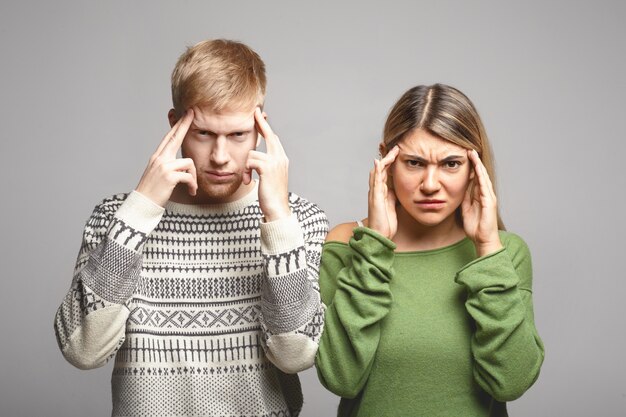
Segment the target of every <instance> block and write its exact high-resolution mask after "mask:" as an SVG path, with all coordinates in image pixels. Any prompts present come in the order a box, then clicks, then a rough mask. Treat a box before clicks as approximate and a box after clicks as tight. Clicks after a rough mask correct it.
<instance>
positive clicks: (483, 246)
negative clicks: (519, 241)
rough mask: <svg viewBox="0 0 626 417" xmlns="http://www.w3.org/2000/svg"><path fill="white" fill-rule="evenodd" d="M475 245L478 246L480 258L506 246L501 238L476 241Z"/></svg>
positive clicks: (477, 252)
mask: <svg viewBox="0 0 626 417" xmlns="http://www.w3.org/2000/svg"><path fill="white" fill-rule="evenodd" d="M474 246H475V247H476V255H478V257H479V258H482V257H483V256H487V255H489V254H491V253H494V252H497V251H499V250H500V249H502V248H503V247H504V246H503V245H502V242H500V238H498V239H496V240H495V241H491V242H483V243H478V242H474Z"/></svg>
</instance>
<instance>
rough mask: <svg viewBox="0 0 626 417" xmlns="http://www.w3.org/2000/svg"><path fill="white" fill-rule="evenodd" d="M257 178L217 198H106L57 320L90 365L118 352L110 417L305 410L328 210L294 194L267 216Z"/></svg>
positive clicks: (67, 347) (77, 361)
mask: <svg viewBox="0 0 626 417" xmlns="http://www.w3.org/2000/svg"><path fill="white" fill-rule="evenodd" d="M257 194H258V186H257V187H256V188H255V189H254V190H253V191H252V192H250V193H249V194H248V195H246V196H245V197H243V198H242V199H240V200H238V201H235V202H232V203H226V204H220V205H185V204H179V203H174V202H168V203H167V204H166V206H165V208H162V207H160V206H158V205H155V204H154V203H152V201H150V200H149V199H147V198H146V197H144V196H143V195H141V194H140V193H137V192H132V193H130V194H128V195H125V194H120V195H116V196H113V197H111V198H109V199H105V200H104V201H103V202H102V203H101V204H100V205H98V206H97V207H96V208H95V210H94V212H93V214H92V215H91V217H90V218H89V220H88V221H87V225H86V227H85V231H84V235H83V242H82V246H81V249H80V252H79V255H78V259H77V262H76V268H75V273H74V279H73V281H72V285H71V288H70V290H69V292H68V293H67V295H66V297H65V299H64V301H63V303H62V304H61V306H60V307H59V309H58V311H57V314H56V319H55V326H54V327H55V332H56V336H57V340H58V343H59V347H60V348H61V351H62V352H63V355H64V356H65V358H66V359H67V360H68V361H69V362H70V363H72V364H73V365H74V366H76V367H78V368H81V369H91V368H96V367H100V366H102V365H104V364H105V363H106V362H107V361H108V360H109V359H110V358H112V357H115V365H114V369H113V376H112V394H113V411H112V415H113V416H148V415H149V416H297V415H298V414H299V412H300V409H301V407H302V392H301V389H300V382H299V379H298V376H297V375H295V373H296V372H298V371H301V370H303V369H306V368H308V367H310V366H311V365H312V364H313V361H314V357H315V353H316V351H317V347H318V343H319V337H320V334H321V332H322V329H323V316H324V311H323V305H322V304H321V302H320V296H319V287H318V272H319V262H320V252H321V247H322V243H323V241H324V238H325V236H326V233H327V230H328V221H327V219H326V216H325V214H324V213H323V212H322V211H321V210H320V209H319V208H318V207H317V206H316V205H314V204H311V203H310V202H308V201H306V200H305V199H303V198H300V197H298V196H297V195H295V194H290V196H289V203H290V206H291V211H292V215H291V216H290V217H288V218H285V219H280V220H277V221H274V222H270V223H265V222H263V221H262V218H263V215H262V213H261V210H260V207H259V202H258V198H257Z"/></svg>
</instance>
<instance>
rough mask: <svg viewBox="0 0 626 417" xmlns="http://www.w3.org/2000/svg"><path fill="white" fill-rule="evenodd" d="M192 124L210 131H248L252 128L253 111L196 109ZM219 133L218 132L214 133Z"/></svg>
mask: <svg viewBox="0 0 626 417" xmlns="http://www.w3.org/2000/svg"><path fill="white" fill-rule="evenodd" d="M193 110H194V118H193V124H194V125H196V127H198V128H204V129H210V130H226V131H232V130H248V129H252V128H253V127H254V110H255V108H252V109H249V110H221V111H219V112H216V111H214V110H211V109H208V108H200V107H196V108H194V109H193ZM216 133H220V132H216Z"/></svg>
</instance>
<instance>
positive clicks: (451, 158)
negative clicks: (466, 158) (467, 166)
mask: <svg viewBox="0 0 626 417" xmlns="http://www.w3.org/2000/svg"><path fill="white" fill-rule="evenodd" d="M402 156H403V157H405V158H410V159H413V160H416V161H419V162H422V163H428V162H429V161H428V160H427V159H426V158H424V157H422V156H419V155H411V154H408V153H404V152H402ZM458 159H463V155H448V156H446V157H445V158H443V159H442V160H441V161H439V162H440V163H446V162H450V161H456V160H458Z"/></svg>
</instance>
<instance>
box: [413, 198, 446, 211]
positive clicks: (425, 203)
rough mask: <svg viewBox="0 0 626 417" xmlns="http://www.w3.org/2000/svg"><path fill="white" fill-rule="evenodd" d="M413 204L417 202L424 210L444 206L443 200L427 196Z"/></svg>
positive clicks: (437, 208)
mask: <svg viewBox="0 0 626 417" xmlns="http://www.w3.org/2000/svg"><path fill="white" fill-rule="evenodd" d="M415 204H417V205H418V207H420V208H423V209H426V210H439V209H442V208H443V207H444V206H445V204H446V202H445V201H444V200H435V199H430V198H428V199H424V200H419V201H416V202H415Z"/></svg>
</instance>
